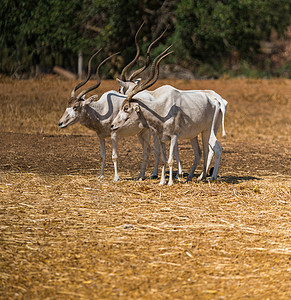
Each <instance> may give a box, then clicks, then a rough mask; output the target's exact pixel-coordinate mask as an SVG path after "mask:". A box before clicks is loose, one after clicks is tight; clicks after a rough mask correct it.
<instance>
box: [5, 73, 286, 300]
mask: <svg viewBox="0 0 291 300" xmlns="http://www.w3.org/2000/svg"><path fill="white" fill-rule="evenodd" d="M53 79H54V80H51V79H50V80H48V81H47V79H45V78H42V79H40V80H37V81H31V82H30V84H31V85H30V88H31V89H32V91H34V93H33V94H32V95H31V97H30V99H28V96H27V95H26V91H25V88H26V86H27V82H25V83H23V82H17V81H13V80H7V81H5V82H1V88H2V91H3V94H2V96H1V97H2V98H1V101H3V111H2V112H0V115H1V116H0V118H1V120H3V123H4V124H3V125H5V126H6V127H5V128H6V131H9V132H10V133H7V132H0V134H1V137H3V140H2V147H1V149H0V153H1V156H0V172H1V173H0V199H1V200H0V214H1V219H0V229H1V231H0V232H1V235H0V239H1V243H0V253H1V260H0V295H1V296H0V298H3V299H18V298H24V299H76V298H77V299H78V298H79V299H117V298H118V299H137V298H142V299H167V298H170V299H213V298H214V299H222V298H223V299H234V298H240V299H241V298H247V297H249V298H253V299H267V298H270V299H274V298H278V299H288V298H290V296H291V292H290V287H289V282H290V278H289V277H290V276H289V273H290V269H291V267H290V264H291V256H290V254H291V242H290V235H291V207H290V206H291V201H290V200H291V199H290V194H291V174H290V166H288V165H287V162H288V158H289V159H290V143H289V142H290V136H289V135H286V131H285V133H284V130H288V128H289V127H288V126H290V125H289V123H288V120H289V118H290V117H289V111H288V108H289V107H290V103H289V102H288V101H287V99H288V97H289V96H290V91H291V88H290V87H291V85H290V81H276V80H271V81H256V80H230V81H208V82H203V81H201V82H200V81H199V82H196V81H187V82H185V81H178V82H170V83H172V84H173V85H175V86H177V87H180V88H197V89H199V88H211V89H214V90H216V91H217V92H219V93H221V94H222V95H223V96H224V97H225V98H226V99H227V100H229V101H230V106H229V111H228V115H227V116H228V117H227V126H226V129H227V133H228V137H227V139H226V140H225V141H223V140H222V145H223V147H224V154H223V161H222V163H221V169H220V175H221V177H220V178H219V180H218V181H217V182H198V181H197V180H196V179H194V180H193V182H192V183H189V184H186V183H185V178H183V179H182V180H181V181H180V182H175V184H174V185H173V186H171V187H167V186H159V185H158V182H159V181H158V180H153V181H151V180H145V181H143V182H139V181H134V180H133V177H134V176H136V174H137V173H138V169H139V166H140V159H139V154H140V147H139V145H138V144H137V145H135V143H133V142H132V141H131V142H127V141H124V143H123V144H122V147H121V149H120V155H121V161H120V165H119V167H120V176H121V178H122V180H121V181H120V182H117V183H113V182H112V177H113V168H112V164H111V162H108V165H107V167H106V170H105V171H106V172H105V173H106V176H107V177H106V178H105V179H102V180H101V179H97V174H98V172H99V160H98V150H95V149H98V148H97V147H98V145H97V141H96V140H95V137H94V138H93V135H92V134H91V133H88V131H86V129H84V128H81V127H75V128H73V127H72V128H69V129H68V131H67V132H66V133H64V132H59V131H58V130H57V129H56V128H55V127H54V126H53V125H51V124H53V123H54V122H55V121H56V122H57V120H58V118H59V114H60V113H62V110H63V109H64V103H65V101H63V103H59V101H60V100H59V99H60V97H61V98H65V97H67V95H69V91H70V88H71V86H73V84H74V83H73V82H70V81H65V82H63V81H61V80H59V79H57V80H55V77H53ZM162 83H163V82H161V84H162ZM114 84H115V83H114ZM112 85H113V82H107V81H104V85H103V83H102V86H103V87H102V88H104V89H105V90H106V89H111V88H114V86H112ZM238 86H239V87H240V89H238ZM63 87H64V90H63ZM58 90H59V91H58ZM9 91H10V93H11V95H10V94H9ZM238 91H243V93H241V92H238ZM27 93H28V91H27ZM58 93H59V95H58ZM38 95H43V96H44V97H45V96H47V99H49V100H48V101H49V104H50V109H51V113H50V114H49V115H46V114H43V113H42V109H43V107H45V108H46V105H47V104H45V101H46V99H45V100H43V101H42V100H41V99H40V98H41V97H40V98H38V99H37V97H36V96H38ZM29 101H31V103H29ZM17 103H18V105H16V104H17ZM245 103H251V104H253V106H243V105H242V104H245ZM14 105H16V107H15V106H14ZM42 105H43V107H42ZM29 109H31V110H32V112H31V111H30V110H29ZM264 115H265V116H266V118H264V117H263V116H264ZM15 117H17V118H18V120H19V122H22V123H23V128H20V126H19V127H17V126H18V125H16V126H14V125H13V124H12V122H11V120H15ZM39 117H41V119H42V122H41V123H39ZM14 123H15V122H14ZM36 124H38V126H36ZM242 126H243V128H244V130H243V131H242V129H241V128H242ZM3 128H4V127H3ZM40 131H42V132H43V133H42V134H41V133H40ZM23 133H25V134H23ZM70 133H73V134H74V135H73V136H69V134H70ZM278 133H279V134H278ZM67 135H68V136H67ZM65 145H69V146H70V147H69V149H66V148H65ZM79 146H80V147H79ZM129 147H130V149H131V156H129V155H128V152H127V149H129ZM180 148H181V158H182V159H183V161H182V165H183V166H185V169H186V168H187V166H190V163H191V161H192V160H193V154H192V152H191V150H190V145H189V144H188V143H186V142H185V143H181V146H180ZM107 151H108V153H109V152H110V147H108V148H107ZM108 156H110V155H108ZM152 163H153V161H151V165H152ZM200 168H201V167H200ZM186 170H187V169H186ZM200 170H201V169H200ZM149 172H150V169H149V170H148V173H147V174H148V175H149Z"/></svg>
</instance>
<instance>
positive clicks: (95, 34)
mask: <svg viewBox="0 0 291 300" xmlns="http://www.w3.org/2000/svg"><path fill="white" fill-rule="evenodd" d="M290 16H291V2H290V1H289V0H273V1H264V0H239V1H229V0H224V1H217V0H210V1H201V0H182V1H177V0H165V1H161V0H160V1H156V0H155V1H151V0H148V1H138V0H130V1H124V0H121V1H120V0H109V1H103V0H95V1H94V0H70V1H61V0H50V1H37V2H36V1H32V0H26V1H15V0H14V1H10V0H3V1H1V7H0V72H2V73H5V74H10V75H11V74H13V75H14V76H15V77H17V78H27V77H31V76H34V75H36V74H38V73H39V72H46V73H48V72H52V70H53V67H54V66H56V65H57V66H60V67H62V68H64V69H66V70H69V71H71V72H73V73H77V69H78V55H79V56H82V57H83V59H84V62H83V67H82V70H83V71H84V72H85V71H86V70H85V69H86V66H87V61H88V58H89V57H90V55H91V54H92V52H93V51H94V50H96V49H97V48H100V47H102V48H103V49H104V51H103V53H102V55H103V56H104V57H105V56H107V55H108V54H112V53H114V52H116V51H121V53H120V55H119V56H117V57H115V58H114V59H113V61H112V64H111V65H108V66H106V67H105V72H104V73H105V74H104V77H107V78H114V77H115V76H117V74H119V72H120V69H121V68H122V67H123V66H124V65H125V64H127V63H128V62H129V61H130V59H131V58H132V57H133V56H134V55H135V45H134V34H135V32H136V30H137V28H138V27H139V26H140V24H141V23H142V22H143V21H145V26H144V27H143V29H142V32H141V34H140V36H139V42H140V44H141V48H142V50H143V53H144V52H145V50H146V47H147V46H148V44H149V43H150V41H152V40H153V39H154V38H155V37H157V35H158V34H160V33H161V32H162V30H164V28H165V27H166V26H167V25H169V28H168V31H167V34H166V35H165V36H164V38H163V39H162V40H161V42H160V45H159V46H158V47H156V48H155V49H154V50H153V55H155V54H157V53H159V52H160V51H161V50H162V49H164V47H165V46H166V45H168V44H170V43H173V44H174V50H175V52H174V54H173V55H171V57H168V58H167V68H166V70H165V71H164V72H165V73H163V74H161V76H162V77H180V78H181V77H183V78H185V77H186V78H191V79H193V78H217V77H220V76H222V75H227V76H237V75H243V76H247V77H270V76H284V77H290V76H291V55H290V54H291V29H290V25H291V21H290ZM101 58H102V57H101ZM101 58H100V59H101Z"/></svg>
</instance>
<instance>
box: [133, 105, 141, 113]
mask: <svg viewBox="0 0 291 300" xmlns="http://www.w3.org/2000/svg"><path fill="white" fill-rule="evenodd" d="M133 109H134V110H135V111H136V112H137V113H138V112H140V107H139V105H138V104H137V103H135V104H134V106H133Z"/></svg>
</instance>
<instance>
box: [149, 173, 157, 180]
mask: <svg viewBox="0 0 291 300" xmlns="http://www.w3.org/2000/svg"><path fill="white" fill-rule="evenodd" d="M149 179H158V175H153V174H152V175H150V177H149Z"/></svg>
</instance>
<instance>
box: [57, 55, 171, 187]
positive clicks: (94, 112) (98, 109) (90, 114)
mask: <svg viewBox="0 0 291 300" xmlns="http://www.w3.org/2000/svg"><path fill="white" fill-rule="evenodd" d="M166 50H168V49H166ZM166 50H165V51H166ZM165 51H164V52H165ZM98 52H99V51H98ZM98 52H97V53H98ZM164 52H163V53H161V54H160V55H159V56H158V57H157V58H156V59H155V61H154V62H153V69H154V65H155V64H157V63H156V62H157V60H158V59H159V58H163V57H162V56H163V54H164ZM97 53H95V54H94V55H93V56H92V57H91V58H90V60H89V65H88V76H87V78H86V80H84V81H83V82H81V83H79V84H78V85H77V86H76V87H75V88H74V89H73V91H72V93H71V98H70V100H69V102H68V105H67V108H66V110H65V112H64V114H63V116H62V118H61V119H60V121H59V127H60V128H66V127H68V126H70V125H73V124H75V123H77V122H78V121H80V123H81V124H82V125H84V126H86V127H87V128H89V129H92V130H94V131H95V132H96V133H97V136H98V138H99V142H100V154H101V171H100V176H99V178H103V177H104V166H105V139H106V138H109V137H111V141H112V160H113V164H114V181H117V180H119V175H118V171H117V157H118V154H117V146H118V136H121V137H124V136H132V135H136V134H137V135H138V138H139V140H140V142H141V144H142V147H143V162H142V167H141V171H140V173H139V175H138V179H141V178H144V177H145V169H146V165H147V161H148V157H149V152H150V145H149V140H150V136H151V134H150V132H149V131H148V130H140V129H138V130H137V129H136V128H133V129H131V128H130V127H129V128H126V129H124V130H120V131H119V132H118V136H117V134H116V133H112V132H111V130H110V127H111V123H112V121H113V119H114V118H115V117H116V115H117V113H118V112H119V110H120V107H121V104H122V103H123V101H124V100H125V99H126V96H125V95H123V94H120V93H118V92H116V91H108V92H106V93H104V94H103V95H102V96H101V97H100V99H99V100H98V101H94V100H96V99H97V98H98V96H97V95H94V96H91V97H90V98H88V99H86V100H85V99H84V96H85V94H86V93H88V92H89V91H92V90H94V89H96V88H98V86H99V85H100V83H101V79H100V75H99V69H100V67H101V66H102V65H103V64H104V63H105V62H106V61H107V60H109V59H110V58H111V57H112V56H110V57H108V58H106V59H105V60H104V61H102V62H101V63H100V64H99V66H98V68H97V71H96V75H97V84H95V85H94V86H92V87H90V88H88V89H86V90H84V91H82V92H81V93H80V94H79V95H77V96H76V90H77V89H79V88H80V87H81V86H83V85H84V84H85V83H86V82H88V80H89V78H90V76H91V61H92V59H93V57H94V56H95V55H96V54H97ZM159 62H160V60H159V61H158V64H159ZM154 75H155V74H154V72H151V76H152V77H154Z"/></svg>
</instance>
